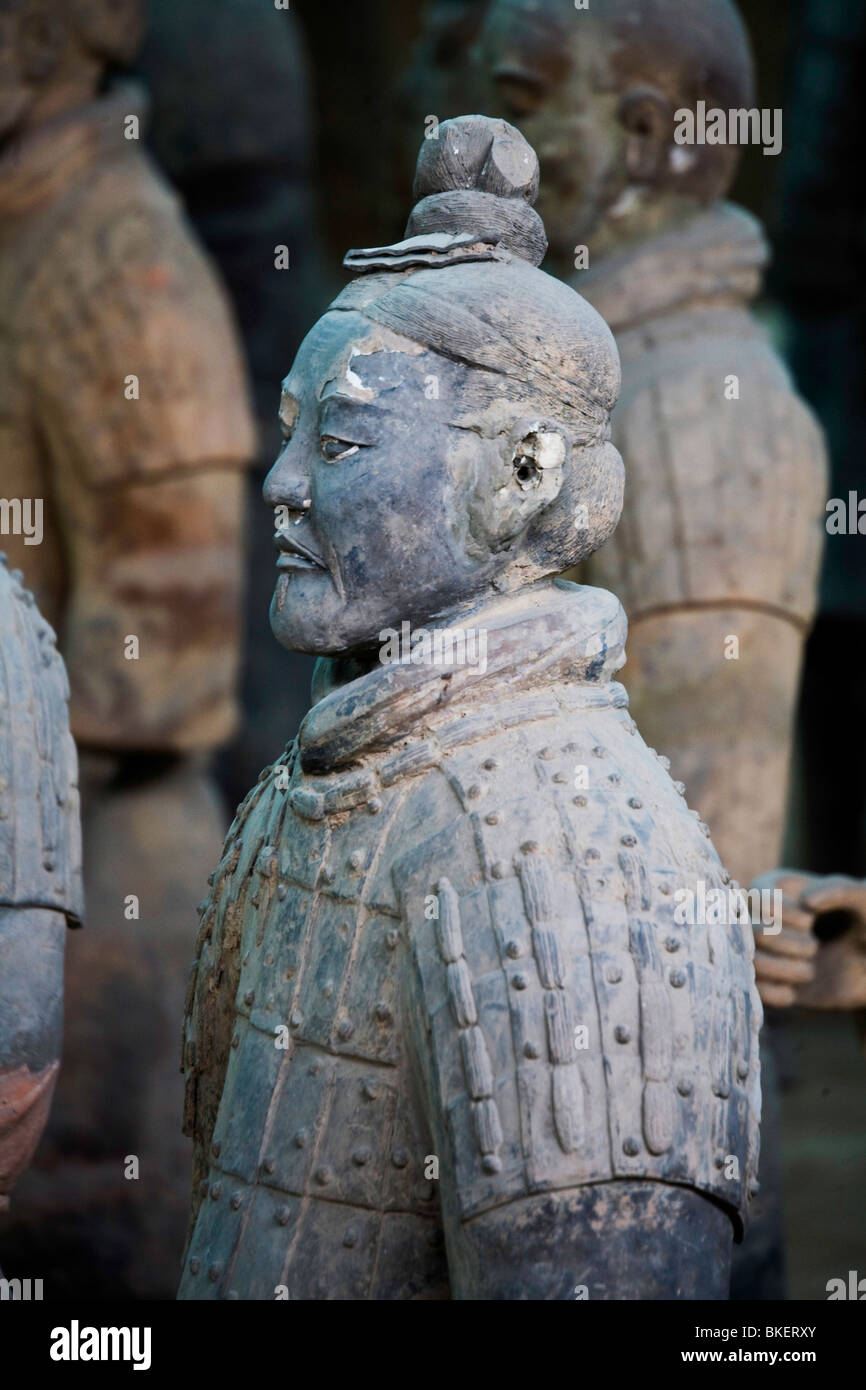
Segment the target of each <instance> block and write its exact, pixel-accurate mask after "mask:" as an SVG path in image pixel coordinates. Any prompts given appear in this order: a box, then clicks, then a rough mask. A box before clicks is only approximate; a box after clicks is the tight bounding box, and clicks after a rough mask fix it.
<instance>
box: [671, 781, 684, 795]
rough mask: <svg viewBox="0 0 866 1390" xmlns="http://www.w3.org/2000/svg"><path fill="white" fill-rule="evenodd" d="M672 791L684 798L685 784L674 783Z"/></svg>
mask: <svg viewBox="0 0 866 1390" xmlns="http://www.w3.org/2000/svg"><path fill="white" fill-rule="evenodd" d="M674 789H675V790H676V791H677V792H679V794H680V796H685V794H686V784H685V782H674Z"/></svg>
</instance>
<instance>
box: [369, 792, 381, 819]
mask: <svg viewBox="0 0 866 1390" xmlns="http://www.w3.org/2000/svg"><path fill="white" fill-rule="evenodd" d="M381 809H382V803H381V801H380V800H379V798H378V796H371V797H370V800H369V801H368V802H367V810H368V811H369V812H370V815H371V816H377V815H378V814H379V812H380V811H381Z"/></svg>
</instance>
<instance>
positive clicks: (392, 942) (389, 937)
mask: <svg viewBox="0 0 866 1390" xmlns="http://www.w3.org/2000/svg"><path fill="white" fill-rule="evenodd" d="M399 939H400V936H399V933H398V932H397V931H396V930H395V929H394V928H393V927H392V928H391V930H390V931H389V932H387V933H386V935H385V945H386V946H387V947H388V950H389V951H394V950H396V948H397V942H398V941H399Z"/></svg>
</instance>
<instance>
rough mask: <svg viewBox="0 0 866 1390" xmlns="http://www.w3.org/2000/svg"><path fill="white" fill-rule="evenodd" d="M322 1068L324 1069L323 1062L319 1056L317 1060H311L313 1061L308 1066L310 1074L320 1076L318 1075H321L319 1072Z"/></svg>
mask: <svg viewBox="0 0 866 1390" xmlns="http://www.w3.org/2000/svg"><path fill="white" fill-rule="evenodd" d="M321 1070H322V1064H321V1062H320V1061H319V1059H318V1057H317V1058H316V1060H315V1061H314V1062H311V1063H310V1065H309V1068H308V1071H309V1074H310V1076H318V1075H319V1072H320V1071H321Z"/></svg>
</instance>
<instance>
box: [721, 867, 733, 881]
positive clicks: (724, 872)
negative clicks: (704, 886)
mask: <svg viewBox="0 0 866 1390" xmlns="http://www.w3.org/2000/svg"><path fill="white" fill-rule="evenodd" d="M730 881H731V875H730V874H729V873H728V871H727V869H723V870H722V883H730Z"/></svg>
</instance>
